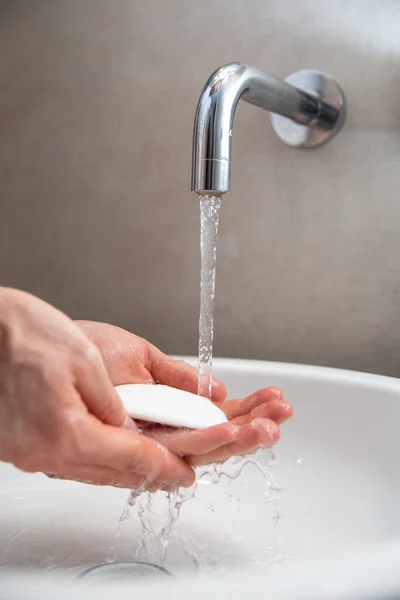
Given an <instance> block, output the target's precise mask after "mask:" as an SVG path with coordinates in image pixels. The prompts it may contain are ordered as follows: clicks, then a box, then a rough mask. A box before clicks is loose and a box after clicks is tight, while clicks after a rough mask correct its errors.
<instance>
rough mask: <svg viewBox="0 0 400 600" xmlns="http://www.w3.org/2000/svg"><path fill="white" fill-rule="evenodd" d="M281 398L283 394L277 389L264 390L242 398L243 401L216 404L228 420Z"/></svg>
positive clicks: (227, 401)
mask: <svg viewBox="0 0 400 600" xmlns="http://www.w3.org/2000/svg"><path fill="white" fill-rule="evenodd" d="M282 397H283V394H282V392H281V390H279V389H278V388H274V387H272V388H264V389H262V390H258V391H257V392H254V394H251V395H250V396H247V398H244V399H243V400H226V401H225V402H222V403H221V404H218V407H219V408H220V409H221V410H223V411H224V413H225V415H226V416H227V417H228V419H229V420H230V419H235V418H236V417H240V416H242V415H246V414H248V413H250V412H251V411H252V410H253V409H254V408H255V407H256V406H258V405H260V404H263V403H266V402H270V401H271V400H276V399H279V398H282Z"/></svg>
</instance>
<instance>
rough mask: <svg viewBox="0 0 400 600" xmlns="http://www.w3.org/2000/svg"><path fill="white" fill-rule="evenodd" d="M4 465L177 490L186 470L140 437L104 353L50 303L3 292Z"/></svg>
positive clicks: (187, 479)
mask: <svg viewBox="0 0 400 600" xmlns="http://www.w3.org/2000/svg"><path fill="white" fill-rule="evenodd" d="M0 460H2V461H5V462H10V463H12V464H14V465H15V466H16V467H18V468H20V469H22V470H24V471H28V472H37V471H40V472H44V473H47V474H50V473H51V474H57V475H58V476H61V477H62V478H67V479H75V480H78V481H85V482H86V481H87V482H90V483H94V484H104V485H116V486H121V487H129V488H132V487H136V488H138V487H143V489H146V488H147V489H150V490H154V489H160V488H163V489H167V490H170V489H173V488H174V487H176V486H178V485H180V486H188V485H191V483H192V482H193V480H194V473H193V470H192V469H191V468H190V467H189V466H188V465H187V463H186V462H185V461H184V460H182V459H180V458H178V457H177V456H176V455H175V454H172V453H171V452H169V451H168V450H167V449H166V448H165V447H164V446H162V445H161V444H159V443H157V442H156V441H154V440H152V439H150V438H149V437H146V436H143V435H139V434H138V433H137V432H136V428H135V426H134V424H133V422H132V420H131V419H130V417H128V415H127V414H126V412H125V409H124V407H123V404H122V402H121V400H120V398H119V396H118V394H117V393H116V391H115V389H114V387H113V385H112V383H111V381H110V378H109V376H108V374H107V370H106V368H105V366H104V363H103V360H102V358H101V355H100V352H99V351H98V349H97V347H96V346H95V344H93V343H92V342H91V341H90V340H89V339H88V337H87V336H86V335H85V334H84V333H83V331H82V329H81V328H80V327H78V326H77V325H76V324H75V323H74V322H73V321H71V320H70V319H69V318H68V317H67V316H66V315H64V314H63V313H61V312H60V311H58V310H57V309H55V308H53V307H52V306H50V305H49V304H47V303H45V302H43V301H42V300H39V299H38V298H35V297H34V296H31V295H30V294H26V293H24V292H20V291H17V290H11V289H6V288H0Z"/></svg>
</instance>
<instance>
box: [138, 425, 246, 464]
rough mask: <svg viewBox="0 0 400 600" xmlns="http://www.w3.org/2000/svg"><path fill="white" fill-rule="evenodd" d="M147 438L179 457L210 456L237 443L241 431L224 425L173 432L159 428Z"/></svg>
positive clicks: (149, 433) (233, 426) (232, 426)
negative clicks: (213, 452)
mask: <svg viewBox="0 0 400 600" xmlns="http://www.w3.org/2000/svg"><path fill="white" fill-rule="evenodd" d="M146 435H147V436H149V437H151V438H152V439H155V440H157V441H158V442H160V443H161V444H163V445H164V446H166V447H167V448H168V450H169V451H170V452H173V453H174V454H176V455H177V456H186V455H188V454H193V455H199V454H208V453H209V452H212V451H213V450H216V449H217V448H220V447H221V446H226V445H229V444H232V443H233V442H235V441H237V439H238V437H239V435H240V430H239V428H238V427H236V426H235V425H231V424H230V423H223V424H222V425H215V426H214V427H208V428H207V429H196V430H191V431H188V430H187V429H180V430H173V429H166V428H158V429H155V430H153V431H149V432H148V433H146Z"/></svg>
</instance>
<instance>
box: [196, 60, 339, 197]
mask: <svg viewBox="0 0 400 600" xmlns="http://www.w3.org/2000/svg"><path fill="white" fill-rule="evenodd" d="M300 73H301V72H300ZM313 73H315V74H316V73H317V72H315V71H313ZM318 75H319V78H318V77H317V76H316V75H315V77H314V80H315V81H317V82H318V85H317V88H318V89H322V88H323V87H324V85H322V83H323V82H325V81H331V80H328V78H326V77H325V76H324V75H322V74H318ZM309 79H310V78H309ZM309 79H307V81H308V80H309ZM311 79H312V78H311ZM302 81H303V80H302ZM310 91H311V93H308V92H306V91H303V89H299V88H297V87H295V86H294V85H292V84H291V83H289V82H287V81H284V80H281V79H277V78H276V77H273V76H272V75H269V74H267V73H263V72H262V71H260V70H258V69H255V68H253V67H249V66H246V65H243V64H242V63H231V64H228V65H225V66H223V67H221V68H220V69H218V70H217V71H215V73H214V74H213V75H211V77H210V79H209V80H208V82H207V83H206V85H205V87H204V89H203V91H202V93H201V96H200V99H199V103H198V106H197V110H196V116H195V122H194V133H193V157H192V161H193V162H192V191H195V192H197V193H200V194H205V193H212V194H222V193H225V192H228V191H229V186H230V168H231V147H232V133H233V120H234V116H235V110H236V106H237V104H238V102H239V100H241V99H242V100H244V101H245V102H249V103H250V104H254V105H255V106H259V107H260V108H263V109H265V110H268V111H270V112H272V113H276V114H279V115H281V116H282V117H285V118H286V119H290V120H291V121H293V122H294V123H295V124H298V125H301V126H303V127H306V128H307V129H315V130H318V131H323V132H326V136H325V138H324V139H323V141H321V142H320V143H323V142H325V141H327V139H330V138H331V137H333V135H334V134H336V133H337V131H338V130H339V129H340V127H341V126H342V124H343V121H344V110H343V105H344V100H343V95H342V94H340V102H336V103H335V102H333V103H332V104H331V103H329V102H326V101H324V100H323V99H322V97H319V96H318V94H317V92H315V90H313V89H312V90H310ZM330 95H331V94H329V97H330ZM278 128H280V130H282V129H284V127H282V124H280V125H279V126H278ZM279 135H280V137H281V138H282V139H285V136H284V134H283V133H280V134H279ZM313 139H314V142H315V143H313V144H308V146H311V145H313V146H315V145H318V143H317V142H316V141H315V140H316V139H317V138H313ZM291 145H298V144H291ZM303 145H304V146H307V144H303Z"/></svg>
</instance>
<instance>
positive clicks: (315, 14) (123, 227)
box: [0, 0, 400, 376]
mask: <svg viewBox="0 0 400 600" xmlns="http://www.w3.org/2000/svg"><path fill="white" fill-rule="evenodd" d="M399 28H400V3H399V2H398V1H396V0H393V1H392V2H390V1H389V0H386V1H385V0H359V1H357V0H336V1H335V2H332V1H328V0H308V1H307V0H302V1H300V0H201V1H199V0H2V2H1V3H0V90H1V91H0V283H2V284H3V285H10V286H16V287H21V288H24V289H27V290H30V291H31V292H33V293H35V294H38V295H40V296H42V297H44V298H45V299H47V300H48V301H50V302H52V303H54V304H55V305H57V306H58V307H60V308H61V309H63V310H65V311H66V312H68V313H69V314H70V315H71V316H73V317H79V318H92V319H99V320H107V321H111V322H114V323H117V324H120V325H122V326H124V327H127V328H130V329H132V330H134V331H135V332H137V333H139V334H141V335H144V336H146V337H148V338H150V339H151V340H152V341H153V342H154V343H156V344H158V345H159V346H161V347H162V348H163V349H164V350H166V351H168V352H173V353H194V352H196V344H197V319H198V282H199V248H198V246H199V231H198V230H199V220H198V203H197V200H196V198H195V197H194V196H192V195H191V194H190V191H189V185H190V158H191V136H192V123H193V116H194V110H195V106H196V103H197V99H198V96H199V93H200V90H201V88H202V86H203V84H204V83H205V80H206V78H207V77H208V75H209V74H210V73H211V72H212V71H213V70H214V69H215V68H216V67H217V66H220V64H223V63H225V62H230V61H233V60H240V61H244V62H248V63H250V64H253V65H254V66H257V67H259V68H262V69H265V70H267V71H270V72H271V73H273V74H275V75H278V76H284V75H287V74H289V73H290V72H292V71H294V70H297V69H300V68H317V69H320V70H322V71H325V72H327V73H330V74H331V75H333V76H334V77H335V78H336V79H337V80H338V81H339V82H340V84H341V85H342V86H343V88H344V90H345V91H346V93H347V96H348V102H349V119H348V123H347V126H346V128H345V130H344V131H343V132H342V133H341V135H340V136H339V137H338V138H337V139H336V140H335V141H334V142H333V143H332V144H331V145H328V146H326V147H324V148H323V149H320V150H317V151H310V152H307V151H296V150H293V149H289V148H287V147H285V146H284V145H282V143H280V142H279V140H277V138H276V137H275V136H274V134H273V132H272V130H271V127H270V125H269V118H268V115H267V114H266V113H263V112H262V111H260V110H257V109H255V108H253V107H250V106H248V105H244V104H243V105H241V106H240V107H239V109H238V112H237V118H236V125H235V133H234V151H233V180H232V192H231V194H230V195H229V196H227V197H225V198H224V199H223V206H222V221H221V237H220V244H219V248H218V275H217V297H216V332H215V337H216V342H215V346H216V353H217V354H218V355H225V356H238V357H251V358H266V359H274V360H285V361H286V360H287V361H296V362H308V363H314V364H325V365H331V366H340V367H348V368H356V369H362V370H370V371H376V372H380V373H386V374H393V375H399V376H400V235H399V234H400V195H399V187H400V100H399V97H400V76H399V73H400V70H399V65H400V58H399V54H400V29H399Z"/></svg>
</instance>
